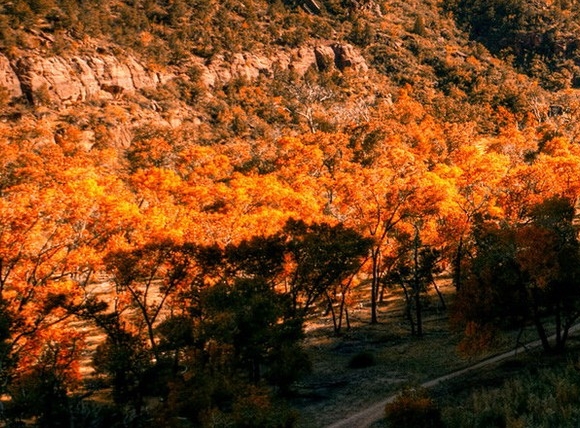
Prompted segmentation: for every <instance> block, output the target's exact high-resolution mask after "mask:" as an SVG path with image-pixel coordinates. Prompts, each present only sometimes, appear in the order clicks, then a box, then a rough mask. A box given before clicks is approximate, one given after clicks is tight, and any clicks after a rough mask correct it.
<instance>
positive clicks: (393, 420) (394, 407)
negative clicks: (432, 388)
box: [385, 388, 443, 428]
mask: <svg viewBox="0 0 580 428" xmlns="http://www.w3.org/2000/svg"><path fill="white" fill-rule="evenodd" d="M385 416H386V418H387V422H388V423H389V426H391V427H396V428H407V427H408V428H439V427H443V422H442V420H441V412H440V410H439V407H438V406H437V404H436V403H435V402H434V401H433V399H431V397H429V395H428V393H427V391H426V390H425V389H423V388H405V389H404V390H403V391H401V393H400V395H399V396H398V397H397V398H396V399H395V400H394V401H393V402H391V403H388V404H387V405H386V407H385Z"/></svg>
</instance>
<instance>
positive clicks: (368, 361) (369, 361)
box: [348, 351, 376, 369]
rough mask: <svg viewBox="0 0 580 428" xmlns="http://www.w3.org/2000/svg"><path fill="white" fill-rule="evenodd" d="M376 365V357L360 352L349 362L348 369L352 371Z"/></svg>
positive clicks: (366, 352) (369, 353)
mask: <svg viewBox="0 0 580 428" xmlns="http://www.w3.org/2000/svg"><path fill="white" fill-rule="evenodd" d="M375 364H376V361H375V356H374V355H373V354H372V353H371V352H368V351H363V352H359V353H358V354H356V355H353V357H352V358H351V359H350V361H349V362H348V367H349V368H351V369H364V368H365V367H370V366H374V365H375Z"/></svg>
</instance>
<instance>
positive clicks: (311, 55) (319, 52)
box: [198, 44, 369, 88]
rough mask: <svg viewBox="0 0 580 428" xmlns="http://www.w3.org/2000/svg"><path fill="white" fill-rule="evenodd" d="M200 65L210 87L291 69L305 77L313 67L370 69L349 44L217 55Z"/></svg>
mask: <svg viewBox="0 0 580 428" xmlns="http://www.w3.org/2000/svg"><path fill="white" fill-rule="evenodd" d="M198 66H200V67H201V68H202V78H201V79H202V83H203V84H204V85H206V86H207V87H210V88H213V87H216V85H219V84H220V83H221V84H223V83H227V82H228V81H230V80H231V79H232V78H234V77H242V78H246V79H248V80H254V79H256V78H258V76H259V75H261V74H262V75H265V76H268V77H269V76H273V75H274V73H275V71H276V70H292V71H294V72H296V73H297V74H298V75H303V74H304V73H306V71H307V70H308V69H309V68H310V67H312V66H314V67H316V68H317V69H318V70H320V71H324V70H328V69H330V68H332V67H336V68H338V69H339V70H341V71H344V70H346V69H347V68H352V69H354V70H355V71H357V72H362V73H364V72H366V71H368V69H369V67H368V65H367V63H366V61H365V59H364V58H363V57H362V55H360V53H358V52H357V51H356V49H355V48H354V47H353V46H351V45H348V44H336V45H319V46H316V47H310V46H309V47H301V48H298V49H296V50H293V51H291V52H284V51H282V52H278V53H276V54H275V55H274V56H272V57H266V56H260V55H257V54H254V53H244V54H241V53H238V54H234V55H232V57H231V58H226V57H224V56H223V55H217V56H215V57H214V58H212V59H211V61H210V62H208V63H206V64H204V63H203V62H202V61H199V62H198Z"/></svg>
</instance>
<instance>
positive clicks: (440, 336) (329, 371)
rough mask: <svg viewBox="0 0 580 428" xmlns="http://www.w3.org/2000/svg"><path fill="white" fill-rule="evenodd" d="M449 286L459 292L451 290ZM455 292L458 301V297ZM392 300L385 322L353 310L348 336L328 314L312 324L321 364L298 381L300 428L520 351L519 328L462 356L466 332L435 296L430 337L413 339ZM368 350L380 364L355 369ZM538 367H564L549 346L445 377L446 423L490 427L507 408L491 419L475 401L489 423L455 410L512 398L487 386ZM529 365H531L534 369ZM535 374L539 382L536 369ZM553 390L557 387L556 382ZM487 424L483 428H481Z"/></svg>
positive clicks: (314, 354) (428, 318)
mask: <svg viewBox="0 0 580 428" xmlns="http://www.w3.org/2000/svg"><path fill="white" fill-rule="evenodd" d="M447 291H448V292H451V290H450V287H448V288H447ZM447 297H448V299H449V300H450V298H451V296H449V295H448V296H447ZM389 302H390V303H388V304H385V305H383V306H381V308H380V317H379V320H380V323H379V324H377V325H370V324H369V318H370V317H369V314H368V312H367V311H365V310H363V309H360V310H359V311H358V312H356V313H353V314H351V322H352V325H353V327H352V329H351V330H349V331H345V332H344V334H343V335H342V336H340V337H333V336H332V326H331V322H330V320H324V319H322V320H319V321H317V323H316V325H314V324H311V325H310V326H309V332H308V338H307V341H306V346H307V350H308V353H309V355H310V358H311V360H312V363H313V372H312V373H311V374H310V375H309V376H308V377H306V378H305V379H303V381H302V382H301V383H300V384H299V385H297V389H296V392H297V394H298V396H297V398H296V399H295V400H293V405H294V406H295V407H296V408H297V409H298V411H299V413H300V415H301V417H300V419H299V422H298V427H299V428H311V427H312V428H314V427H324V426H327V425H329V424H331V423H333V422H336V421H338V420H340V419H341V418H344V417H346V416H348V415H350V414H353V413H356V412H357V411H360V410H363V409H365V408H366V407H368V406H371V405H372V404H374V403H376V402H379V401H380V400H383V399H385V398H387V397H388V396H390V395H393V394H396V393H398V392H399V391H401V390H402V389H403V388H404V387H406V386H416V385H419V384H421V383H423V382H426V381H428V380H432V379H434V378H437V377H439V376H442V375H445V374H447V373H450V372H453V371H456V370H459V369H462V368H465V367H467V366H470V365H473V364H475V363H477V362H478V361H481V360H483V359H485V358H488V357H491V356H493V355H496V354H499V353H502V352H505V351H508V350H512V349H514V348H515V345H516V341H517V337H518V333H519V332H518V331H511V332H505V333H501V334H499V335H498V336H497V338H496V340H495V341H494V343H493V346H492V347H491V348H489V349H487V350H485V351H482V352H479V353H477V354H474V355H470V356H466V355H462V354H460V353H459V352H458V345H459V343H460V342H461V340H462V337H463V336H462V332H460V331H455V330H453V329H452V328H451V327H450V325H449V321H448V319H447V316H446V313H445V312H441V311H440V310H437V308H436V305H435V302H436V296H432V302H433V305H432V306H431V308H430V309H429V310H428V311H426V313H425V325H424V332H425V333H424V335H423V337H413V336H411V334H410V329H409V328H408V326H407V324H406V321H405V319H404V317H403V315H402V300H401V299H389ZM536 339H537V336H536V334H535V330H534V329H533V328H528V329H526V330H525V331H524V332H523V333H522V335H521V337H520V343H527V342H530V341H533V340H536ZM571 345H572V343H571ZM363 353H364V354H370V355H372V356H373V358H374V364H372V365H368V366H367V367H362V368H356V369H355V368H349V362H350V361H352V359H353V358H356V356H357V355H360V354H363ZM514 361H515V362H514ZM538 364H549V365H550V366H551V365H556V366H557V365H559V364H560V362H559V361H557V360H553V359H552V360H546V358H545V357H544V355H543V354H542V353H541V350H535V351H533V352H522V353H521V354H520V355H519V356H518V358H517V359H515V360H513V361H511V362H510V361H508V362H504V363H501V364H497V365H495V366H493V367H490V368H485V369H484V370H482V371H480V372H476V373H471V374H469V375H465V376H462V377H461V378H457V379H454V380H453V381H450V382H444V383H443V384H442V385H441V386H439V387H437V388H436V389H435V390H432V391H431V392H432V393H433V394H434V398H435V400H436V401H437V403H440V404H441V406H442V409H444V410H445V409H447V410H445V411H444V422H445V423H446V424H448V425H449V426H452V427H476V426H486V425H485V424H486V423H491V422H490V420H491V419H493V417H495V416H496V413H497V412H499V411H498V410H497V409H493V410H489V412H488V416H485V412H486V410H485V407H481V406H484V405H483V404H481V405H480V407H477V406H475V404H473V409H474V410H473V412H474V415H477V414H479V413H481V412H483V414H484V416H485V417H483V419H482V421H483V422H481V421H479V420H478V419H477V418H478V417H479V416H473V417H472V419H461V417H460V416H461V415H460V414H461V411H457V412H456V411H454V409H455V410H457V409H463V408H464V407H463V406H465V408H466V409H469V406H471V405H472V404H470V403H484V402H487V403H491V402H492V401H494V400H500V401H501V400H503V401H504V402H508V400H507V399H506V398H505V397H499V398H498V397H495V396H494V395H490V396H489V397H488V396H487V395H486V394H487V390H488V389H489V390H490V391H492V390H493V388H499V387H501V386H502V385H503V382H504V381H505V380H506V379H509V378H511V377H512V376H515V375H516V374H518V373H520V372H521V371H523V372H525V370H532V372H533V371H534V370H537V365H538ZM529 367H531V368H530V369H528V368H529ZM534 367H536V368H534ZM566 370H569V369H566ZM532 372H530V373H532ZM566 373H567V372H566ZM529 377H530V379H533V376H532V375H531V374H530V375H529ZM518 382H520V383H521V384H522V386H517V384H514V385H513V388H514V389H517V388H520V389H521V388H524V386H523V385H524V384H525V383H526V382H527V381H525V379H522V380H519V381H518ZM579 385H580V382H579ZM478 388H479V389H478ZM546 388H547V389H550V388H553V386H548V387H546ZM561 388H562V391H567V393H569V394H570V396H573V393H572V392H573V390H572V389H570V388H569V387H568V386H565V385H562V386H561ZM571 391H572V392H571ZM472 393H473V394H476V397H477V398H472V397H471V394H472ZM563 393H564V392H563ZM477 394H479V395H477ZM489 394H493V393H492V392H489ZM512 394H514V392H512ZM542 397H543V396H542V395H541V394H540V393H538V396H537V398H536V399H535V400H536V401H535V402H534V403H535V404H536V405H538V406H543V404H542V403H543V401H542V400H544V399H548V397H544V398H542ZM446 400H449V401H446ZM534 403H532V404H534ZM530 405H531V404H530ZM527 411H528V408H526V412H527ZM563 411H564V414H570V415H572V413H571V412H572V410H571V408H568V409H567V410H566V409H563ZM494 412H495V413H494ZM566 412H567V413H566ZM467 414H469V410H468V411H467ZM504 416H505V418H504V420H503V422H505V423H508V422H509V423H510V424H511V423H512V422H513V423H514V424H515V425H501V426H514V427H516V426H526V427H528V426H550V425H541V424H542V423H544V422H543V421H539V419H538V416H533V418H532V419H530V420H527V419H526V420H525V421H524V422H525V423H528V422H530V421H531V422H532V423H534V424H535V423H536V422H538V421H539V422H538V423H540V425H529V424H528V425H526V424H524V425H517V423H519V422H518V421H521V420H523V419H522V418H523V416H522V414H521V413H518V412H514V413H513V414H511V413H505V415H504ZM504 416H502V417H504ZM469 417H470V416H466V417H465V418H469ZM530 417H532V416H530ZM485 418H487V419H485ZM498 420H499V419H498ZM480 422H481V425H478V424H480ZM492 422H493V421H492ZM376 426H385V422H384V421H381V422H379V423H377V424H376ZM487 426H494V425H493V424H492V425H487ZM552 426H560V425H552Z"/></svg>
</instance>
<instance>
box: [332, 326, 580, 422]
mask: <svg viewBox="0 0 580 428" xmlns="http://www.w3.org/2000/svg"><path fill="white" fill-rule="evenodd" d="M579 329H580V324H577V325H575V326H573V327H572V328H570V333H572V332H574V331H577V330H579ZM555 337H556V336H555V335H553V336H551V337H550V340H551V341H553V340H554V339H555ZM541 345H542V342H541V341H540V340H535V341H533V342H529V343H526V344H524V345H521V346H518V347H517V348H515V349H513V350H511V351H508V352H504V353H502V354H498V355H496V356H494V357H490V358H487V359H485V360H483V361H480V362H479V363H477V364H474V365H472V366H469V367H466V368H464V369H461V370H457V371H454V372H451V373H448V374H446V375H443V376H441V377H438V378H436V379H432V380H429V381H427V382H424V383H422V384H421V386H422V387H423V388H432V387H434V386H435V385H438V384H440V383H441V382H445V381H448V380H450V379H454V378H456V377H459V376H462V375H464V374H466V373H470V372H472V371H476V370H479V369H481V368H482V367H486V366H489V365H491V364H494V363H497V362H500V361H503V360H505V359H508V358H511V357H515V356H516V355H517V354H519V353H521V352H524V351H527V350H529V349H533V348H537V347H539V346H541ZM395 398H397V394H395V395H391V396H389V397H387V398H385V399H383V400H381V401H379V402H377V403H375V404H373V405H371V406H369V407H367V408H366V409H363V410H361V411H359V412H357V413H355V414H353V415H351V416H348V417H347V418H346V419H343V420H341V421H338V422H335V423H333V424H332V425H329V426H328V427H327V428H365V427H369V426H370V425H372V424H373V423H375V422H376V421H378V420H380V419H382V418H383V417H384V415H385V406H386V405H387V404H388V403H391V402H393V401H394V400H395Z"/></svg>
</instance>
